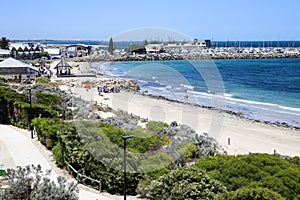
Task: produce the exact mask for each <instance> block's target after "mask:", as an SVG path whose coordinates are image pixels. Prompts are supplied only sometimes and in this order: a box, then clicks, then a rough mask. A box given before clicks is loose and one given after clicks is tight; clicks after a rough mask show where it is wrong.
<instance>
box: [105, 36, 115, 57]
mask: <svg viewBox="0 0 300 200" xmlns="http://www.w3.org/2000/svg"><path fill="white" fill-rule="evenodd" d="M114 50H115V47H114V41H113V39H112V38H110V39H109V43H108V50H107V51H108V52H109V53H110V54H113V52H114Z"/></svg>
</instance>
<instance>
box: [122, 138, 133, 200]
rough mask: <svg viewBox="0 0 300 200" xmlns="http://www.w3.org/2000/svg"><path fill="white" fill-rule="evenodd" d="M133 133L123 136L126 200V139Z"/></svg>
mask: <svg viewBox="0 0 300 200" xmlns="http://www.w3.org/2000/svg"><path fill="white" fill-rule="evenodd" d="M132 137H133V135H126V136H123V139H124V163H123V168H124V200H126V140H127V139H129V138H132Z"/></svg>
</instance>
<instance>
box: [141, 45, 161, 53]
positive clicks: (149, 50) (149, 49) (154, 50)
mask: <svg viewBox="0 0 300 200" xmlns="http://www.w3.org/2000/svg"><path fill="white" fill-rule="evenodd" d="M145 48H146V52H147V53H158V52H159V51H161V50H163V44H148V45H146V46H145Z"/></svg>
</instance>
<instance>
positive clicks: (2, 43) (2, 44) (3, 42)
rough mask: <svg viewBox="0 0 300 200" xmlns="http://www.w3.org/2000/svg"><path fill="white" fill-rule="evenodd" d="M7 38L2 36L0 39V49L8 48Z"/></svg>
mask: <svg viewBox="0 0 300 200" xmlns="http://www.w3.org/2000/svg"><path fill="white" fill-rule="evenodd" d="M9 42H10V41H9V40H8V39H6V37H2V39H1V41H0V49H9Z"/></svg>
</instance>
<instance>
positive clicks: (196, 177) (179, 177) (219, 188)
mask: <svg viewBox="0 0 300 200" xmlns="http://www.w3.org/2000/svg"><path fill="white" fill-rule="evenodd" d="M225 191H226V188H225V187H224V186H223V185H222V184H221V183H219V182H218V181H216V180H211V179H210V178H209V177H208V176H207V175H206V173H205V172H204V171H202V170H199V169H195V168H191V167H189V168H182V169H180V170H174V171H171V172H170V173H169V174H167V175H165V176H162V177H160V178H159V179H158V180H155V181H153V182H152V183H151V185H150V186H149V188H148V192H149V195H150V197H151V198H153V199H161V200H169V199H170V200H173V199H178V200H179V199H180V200H181V199H191V200H192V199H213V198H214V197H215V195H216V194H218V193H223V192H225Z"/></svg>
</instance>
